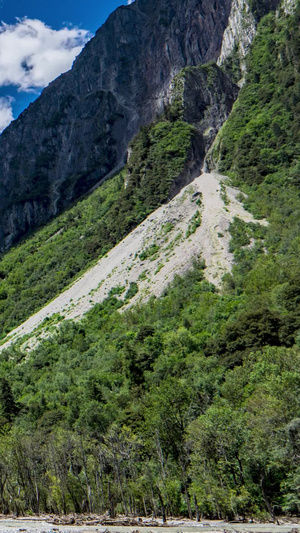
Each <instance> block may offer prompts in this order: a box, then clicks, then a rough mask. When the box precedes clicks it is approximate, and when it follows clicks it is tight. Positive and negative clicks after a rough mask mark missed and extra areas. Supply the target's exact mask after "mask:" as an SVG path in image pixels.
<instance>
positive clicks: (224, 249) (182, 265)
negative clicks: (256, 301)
mask: <svg viewBox="0 0 300 533" xmlns="http://www.w3.org/2000/svg"><path fill="white" fill-rule="evenodd" d="M237 196H238V190H234V189H232V188H231V187H228V185H226V177H225V176H220V175H217V174H202V175H200V176H199V177H198V178H196V179H195V180H194V181H193V182H192V183H191V184H190V185H189V186H188V187H186V188H184V189H183V190H182V191H181V192H180V193H179V194H178V195H177V196H176V197H175V198H174V199H173V200H172V201H171V202H169V203H168V204H166V205H164V206H162V207H160V208H159V209H157V210H156V211H154V212H153V213H152V214H151V215H149V217H148V218H147V219H146V220H145V221H144V222H143V223H142V224H140V225H139V226H138V227H137V228H136V229H135V230H134V231H133V232H131V233H130V234H129V235H128V236H127V237H125V239H123V240H122V241H121V242H120V243H119V244H118V245H117V246H115V247H114V248H113V249H112V250H111V251H110V252H108V253H107V255H106V256H105V257H103V258H102V259H100V260H99V261H98V263H97V264H96V265H95V266H94V267H92V268H91V269H90V270H88V271H87V272H86V273H85V274H84V275H83V276H82V277H81V278H80V279H79V280H78V281H76V282H75V283H74V284H73V285H72V286H71V287H70V288H69V289H67V290H65V291H64V292H63V293H62V294H60V295H59V296H58V297H57V298H56V299H54V300H53V301H52V302H51V303H49V304H48V305H47V306H46V307H44V308H43V309H41V310H40V311H39V312H38V313H36V314H35V315H33V316H32V317H30V318H29V319H28V320H27V321H26V322H25V323H23V324H21V325H20V326H19V327H18V328H17V329H15V330H14V331H12V332H11V333H10V335H9V340H6V339H5V342H4V344H3V346H1V347H0V350H1V351H2V350H3V349H5V348H7V346H8V345H9V344H11V343H12V342H15V341H16V340H17V339H19V338H20V337H22V336H24V335H30V334H32V333H33V332H34V330H35V328H37V326H39V325H40V324H41V323H42V322H43V321H44V320H45V319H46V322H45V325H44V327H43V326H42V328H40V330H39V331H38V332H34V334H33V339H31V340H30V342H29V344H28V343H25V345H24V346H23V348H22V349H25V350H28V349H29V347H31V346H32V342H33V343H34V342H36V338H37V337H41V338H43V337H44V336H45V334H49V332H51V329H53V328H52V323H53V321H54V323H56V324H57V325H58V324H59V323H60V322H61V321H62V320H63V319H73V318H77V319H78V318H80V317H82V316H83V314H84V313H86V312H87V311H88V310H90V309H91V308H92V307H93V306H94V305H95V303H101V302H103V300H105V298H107V297H108V296H109V295H110V296H112V295H116V296H117V297H118V298H120V299H121V301H123V302H124V303H125V304H127V306H129V305H130V306H131V305H133V304H136V303H141V302H145V301H146V300H148V299H149V298H150V297H151V296H160V295H161V294H162V293H163V291H164V290H166V288H167V286H168V285H169V283H170V282H171V281H172V280H173V279H174V276H175V275H178V274H183V273H185V272H186V271H187V270H189V269H190V268H192V266H193V264H194V262H195V261H196V260H197V259H200V258H201V260H203V261H204V262H205V270H204V276H205V278H206V279H207V280H208V281H209V282H211V283H214V285H216V286H218V287H220V286H221V282H222V277H223V276H224V274H225V273H229V272H230V271H231V268H232V263H233V254H232V253H230V251H229V249H230V247H229V240H230V234H229V228H230V224H232V223H233V221H234V224H241V223H242V222H246V223H249V222H252V225H251V224H250V225H249V226H246V227H247V229H248V232H250V234H251V236H252V242H251V241H249V237H248V235H247V232H246V231H245V229H244V228H243V230H244V233H243V236H244V238H246V241H245V246H246V247H247V246H249V245H251V246H254V244H255V243H256V241H258V242H259V243H260V246H261V245H262V243H263V236H264V230H263V228H261V227H260V226H261V224H262V222H261V223H256V224H254V223H253V216H252V215H251V214H250V213H248V212H247V211H245V210H244V209H243V206H242V204H241V203H240V202H238V200H237ZM234 224H233V226H232V227H234ZM243 230H242V231H243ZM254 237H255V238H254ZM53 315H54V316H53Z"/></svg>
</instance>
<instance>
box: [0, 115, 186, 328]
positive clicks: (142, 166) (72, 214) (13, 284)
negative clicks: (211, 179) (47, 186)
mask: <svg viewBox="0 0 300 533" xmlns="http://www.w3.org/2000/svg"><path fill="white" fill-rule="evenodd" d="M193 135H194V130H193V128H192V127H191V126H189V125H188V124H186V123H184V122H180V121H176V122H174V123H173V122H169V121H167V120H164V119H163V118H162V119H161V120H160V121H159V122H157V123H155V124H152V125H150V126H147V127H146V128H143V129H142V130H141V132H140V133H139V134H138V135H137V137H136V138H135V139H134V140H133V142H132V146H131V148H132V154H131V157H130V160H129V162H128V165H127V167H126V168H125V170H124V171H123V172H121V174H119V175H118V176H116V177H114V178H113V179H111V180H109V181H108V182H106V183H104V184H103V185H102V186H101V187H99V188H98V189H97V190H96V191H95V192H94V193H93V194H92V195H91V196H89V197H88V198H85V199H84V200H82V201H80V202H78V203H77V204H76V205H75V206H74V207H72V208H71V209H69V210H68V211H67V212H65V213H64V214H62V215H61V216H59V217H57V218H56V219H55V220H54V221H53V222H51V223H50V224H48V225H47V226H46V227H45V228H43V229H41V230H39V231H38V232H36V234H35V235H33V236H31V237H30V238H29V239H28V240H26V241H25V242H23V243H21V244H20V245H19V246H17V247H15V248H14V249H12V250H11V251H10V252H9V253H7V254H6V255H5V256H4V257H3V258H2V260H1V261H0V332H1V335H0V338H3V337H5V335H6V334H7V333H8V332H9V331H11V330H12V329H13V328H14V327H16V326H17V325H18V324H20V323H21V322H23V321H24V320H25V319H26V318H28V317H29V316H31V315H32V314H33V313H34V312H35V311H37V310H38V309H40V308H41V307H43V306H44V305H45V304H46V303H47V302H48V301H49V300H51V299H52V298H53V297H55V296H56V295H57V294H58V293H59V292H61V291H62V290H63V289H64V288H65V287H66V286H67V285H68V284H69V283H70V282H72V281H73V280H74V279H75V278H76V277H78V276H79V275H80V274H81V273H82V272H83V271H85V270H86V269H87V268H88V267H89V266H91V264H92V263H93V262H94V261H95V259H98V258H100V257H102V256H104V255H105V254H106V253H107V252H108V251H109V250H110V249H111V248H112V247H113V246H115V245H116V244H117V243H118V242H120V241H121V240H122V239H123V238H124V237H125V236H126V235H127V234H128V233H129V232H130V231H131V230H132V229H133V228H134V227H135V226H137V225H138V224H139V223H140V222H142V221H143V220H144V219H145V217H146V216H147V215H148V214H150V213H151V212H152V211H153V210H154V209H156V208H157V207H159V206H160V205H161V204H162V203H163V202H165V201H166V200H167V198H168V194H169V191H170V187H171V186H172V184H173V182H174V181H175V180H176V178H178V176H179V174H180V173H181V172H182V171H183V169H184V166H185V163H186V161H187V159H188V155H189V150H190V148H191V142H192V138H193ZM125 185H126V186H125Z"/></svg>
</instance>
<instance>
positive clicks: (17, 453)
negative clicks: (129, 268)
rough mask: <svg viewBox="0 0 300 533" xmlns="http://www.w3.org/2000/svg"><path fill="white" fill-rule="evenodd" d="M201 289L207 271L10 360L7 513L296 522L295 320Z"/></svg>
mask: <svg viewBox="0 0 300 533" xmlns="http://www.w3.org/2000/svg"><path fill="white" fill-rule="evenodd" d="M202 278H203V265H201V264H200V265H196V266H195V267H194V269H193V270H192V271H191V272H189V273H188V274H187V275H186V276H185V277H184V278H179V277H178V278H176V279H175V281H174V283H173V284H172V285H171V286H170V288H169V289H168V291H166V293H165V295H164V296H163V297H162V298H161V299H155V298H152V299H151V300H150V302H149V303H148V304H146V305H143V306H142V307H138V308H136V309H132V310H130V311H126V312H124V313H122V314H119V313H118V312H117V310H118V309H119V308H120V306H122V303H121V302H120V301H119V300H118V299H116V298H115V297H114V296H110V297H109V298H108V299H107V300H106V301H105V302H103V304H101V305H99V304H98V305H96V306H95V307H94V308H93V309H92V311H90V312H89V314H88V315H87V316H86V318H85V319H84V320H82V321H81V322H80V323H74V322H66V323H63V324H62V325H61V327H60V328H59V330H58V331H57V332H56V333H54V334H53V335H52V337H51V338H48V339H45V340H44V341H41V342H40V344H39V345H38V346H37V347H35V348H34V349H32V350H31V351H30V352H29V353H28V352H22V350H21V349H19V348H16V347H14V348H13V347H12V348H10V349H9V350H7V351H6V352H5V353H3V354H1V356H0V389H1V390H0V406H1V417H2V418H1V422H2V425H1V428H2V436H1V443H0V466H1V469H0V472H2V473H3V478H2V484H1V510H3V511H4V512H17V513H24V512H26V511H27V512H28V511H30V512H34V513H37V512H41V511H46V512H56V513H68V512H73V511H75V512H104V511H105V510H107V509H110V513H111V515H112V516H114V514H115V513H116V512H124V513H125V514H128V513H129V512H133V513H136V514H149V513H150V512H154V513H155V514H156V515H157V514H162V513H163V514H166V515H167V516H168V515H172V516H174V515H182V514H185V515H187V516H192V515H194V516H195V515H198V514H203V515H205V516H207V517H218V516H223V517H225V516H227V517H234V516H237V515H240V516H244V515H253V514H255V515H256V516H260V517H267V514H268V513H269V514H271V515H273V514H274V512H275V510H276V513H277V512H278V513H280V512H291V513H292V512H297V511H299V503H298V502H299V500H298V495H297V490H298V489H297V479H298V477H297V476H299V465H298V462H297V461H298V460H297V446H298V444H297V437H298V435H299V430H300V426H299V415H300V405H299V392H300V371H299V369H300V350H299V348H298V347H297V345H296V346H294V347H289V345H291V344H292V342H291V340H288V338H287V337H286V336H285V331H286V327H287V322H286V316H285V313H281V314H280V313H275V312H274V311H272V310H270V309H267V308H260V309H257V308H253V307H254V306H253V305H252V304H251V298H249V297H247V296H245V295H240V296H238V295H236V294H235V293H234V291H231V292H229V293H228V294H224V295H223V296H220V295H218V294H217V293H216V292H215V289H214V287H213V286H212V285H210V284H208V283H207V282H205V281H203V279H202ZM245 309H247V311H245ZM7 376H9V378H8V377H7ZM21 457H22V460H20V458H21ZM204 472H205V475H204ZM221 481H222V483H221ZM100 483H101V484H100Z"/></svg>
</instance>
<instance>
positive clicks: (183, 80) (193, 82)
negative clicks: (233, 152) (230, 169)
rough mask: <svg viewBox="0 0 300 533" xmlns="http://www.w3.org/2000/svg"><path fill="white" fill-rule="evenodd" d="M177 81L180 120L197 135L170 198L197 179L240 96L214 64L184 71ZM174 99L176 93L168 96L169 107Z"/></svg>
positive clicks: (236, 88)
mask: <svg viewBox="0 0 300 533" xmlns="http://www.w3.org/2000/svg"><path fill="white" fill-rule="evenodd" d="M176 79H177V84H178V83H179V85H180V86H181V88H180V89H179V92H180V93H181V94H180V99H181V101H182V119H183V120H184V121H186V122H188V123H189V124H191V125H193V126H194V127H195V128H196V130H197V135H196V137H195V140H194V142H193V146H192V153H191V156H190V158H189V161H188V163H187V167H186V168H185V169H184V172H183V173H182V175H181V176H179V178H178V180H176V182H175V183H174V184H173V186H172V188H171V191H170V196H171V197H173V196H175V194H177V193H178V192H179V191H180V189H181V188H182V187H184V186H185V185H187V184H188V183H189V182H190V181H191V180H192V179H194V178H195V177H196V176H198V175H199V171H200V169H201V168H202V166H203V163H204V159H205V156H206V154H207V151H208V150H209V148H210V147H211V145H212V143H213V141H214V139H215V137H216V135H217V133H218V131H219V130H220V129H221V127H222V125H223V124H224V122H225V121H226V120H227V118H228V116H229V114H230V112H231V109H232V106H233V104H234V102H235V100H236V99H237V96H238V93H239V88H238V86H237V85H235V84H234V83H232V81H231V80H230V79H229V78H228V76H227V75H226V74H225V73H224V72H223V71H222V70H221V69H220V68H219V67H218V66H217V65H216V64H211V65H204V66H198V67H192V68H188V69H184V71H182V72H181V73H180V74H179V75H178V76H176V78H175V79H174V82H175V83H176ZM178 80H179V81H178ZM176 98H178V90H177V91H175V94H174V93H173V95H172V94H171V97H170V102H171V105H172V100H173V99H175V100H176Z"/></svg>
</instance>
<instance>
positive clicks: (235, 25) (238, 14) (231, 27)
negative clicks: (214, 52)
mask: <svg viewBox="0 0 300 533" xmlns="http://www.w3.org/2000/svg"><path fill="white" fill-rule="evenodd" d="M255 33H256V23H255V19H254V15H253V13H252V12H251V9H250V7H249V4H248V2H247V1H246V0H232V6H231V12H230V17H229V22H228V26H227V28H226V30H225V32H224V36H223V43H222V49H221V53H220V57H219V59H218V65H223V64H224V63H225V61H226V59H228V57H229V56H230V55H231V54H233V53H234V52H235V53H237V54H238V56H239V59H240V65H241V70H242V72H245V61H244V59H245V57H246V55H247V53H248V51H249V48H250V46H251V43H252V41H253V38H254V36H255Z"/></svg>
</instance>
